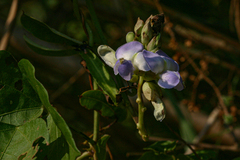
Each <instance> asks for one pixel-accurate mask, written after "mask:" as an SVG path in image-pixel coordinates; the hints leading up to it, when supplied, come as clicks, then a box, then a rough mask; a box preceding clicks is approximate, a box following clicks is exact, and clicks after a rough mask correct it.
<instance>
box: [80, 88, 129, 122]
mask: <svg viewBox="0 0 240 160" xmlns="http://www.w3.org/2000/svg"><path fill="white" fill-rule="evenodd" d="M80 104H81V105H82V106H85V107H86V108H87V109H93V110H97V111H100V113H101V115H102V116H104V117H111V118H117V119H118V121H123V120H124V119H126V116H127V113H126V111H125V110H124V109H123V108H121V107H120V106H114V105H110V104H109V103H108V102H107V100H106V97H105V95H104V94H103V92H102V91H99V90H90V91H86V92H84V93H83V94H82V95H81V97H80Z"/></svg>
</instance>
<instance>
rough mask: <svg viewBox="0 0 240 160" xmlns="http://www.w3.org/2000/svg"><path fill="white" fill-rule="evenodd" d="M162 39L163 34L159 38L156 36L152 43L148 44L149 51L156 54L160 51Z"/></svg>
mask: <svg viewBox="0 0 240 160" xmlns="http://www.w3.org/2000/svg"><path fill="white" fill-rule="evenodd" d="M160 38H161V34H160V33H159V34H158V35H157V36H154V37H153V38H152V39H151V41H150V42H149V43H148V45H147V50H148V51H153V52H156V51H157V50H159V47H160V45H161V43H160Z"/></svg>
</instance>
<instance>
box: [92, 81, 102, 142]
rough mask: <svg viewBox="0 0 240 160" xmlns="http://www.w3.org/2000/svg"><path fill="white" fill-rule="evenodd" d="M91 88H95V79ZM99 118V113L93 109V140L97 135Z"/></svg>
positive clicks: (96, 138) (96, 87)
mask: <svg viewBox="0 0 240 160" xmlns="http://www.w3.org/2000/svg"><path fill="white" fill-rule="evenodd" d="M93 89H94V90H97V89H98V86H97V82H96V80H95V79H93ZM99 120H100V115H99V113H98V111H95V110H94V111H93V141H95V142H96V141H97V140H98V137H99Z"/></svg>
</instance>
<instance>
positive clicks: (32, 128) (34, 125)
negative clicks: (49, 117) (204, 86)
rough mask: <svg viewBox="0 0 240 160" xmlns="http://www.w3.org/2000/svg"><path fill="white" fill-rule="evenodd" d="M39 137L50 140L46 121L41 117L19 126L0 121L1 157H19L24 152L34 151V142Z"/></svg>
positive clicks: (5, 159)
mask: <svg viewBox="0 0 240 160" xmlns="http://www.w3.org/2000/svg"><path fill="white" fill-rule="evenodd" d="M39 137H44V138H45V139H46V140H47V141H48V131H47V127H46V123H45V121H44V120H43V119H41V118H37V119H35V120H32V121H30V122H27V123H25V124H24V125H22V126H18V127H17V126H13V125H10V124H4V123H1V122H0V139H1V143H0V159H1V160H10V159H17V158H18V157H21V156H20V155H21V154H23V153H28V152H32V150H33V142H34V141H35V140H36V139H38V138H39ZM29 155H32V154H29Z"/></svg>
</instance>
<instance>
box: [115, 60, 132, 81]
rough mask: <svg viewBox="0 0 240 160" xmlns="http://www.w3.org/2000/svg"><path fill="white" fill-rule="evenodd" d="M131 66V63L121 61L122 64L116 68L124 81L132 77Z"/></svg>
mask: <svg viewBox="0 0 240 160" xmlns="http://www.w3.org/2000/svg"><path fill="white" fill-rule="evenodd" d="M133 70H134V68H133V65H132V63H131V61H127V60H125V61H123V62H122V64H121V65H120V66H119V67H118V72H119V75H120V76H121V77H122V78H123V79H125V80H126V81H129V80H130V79H131V78H132V75H133Z"/></svg>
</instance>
